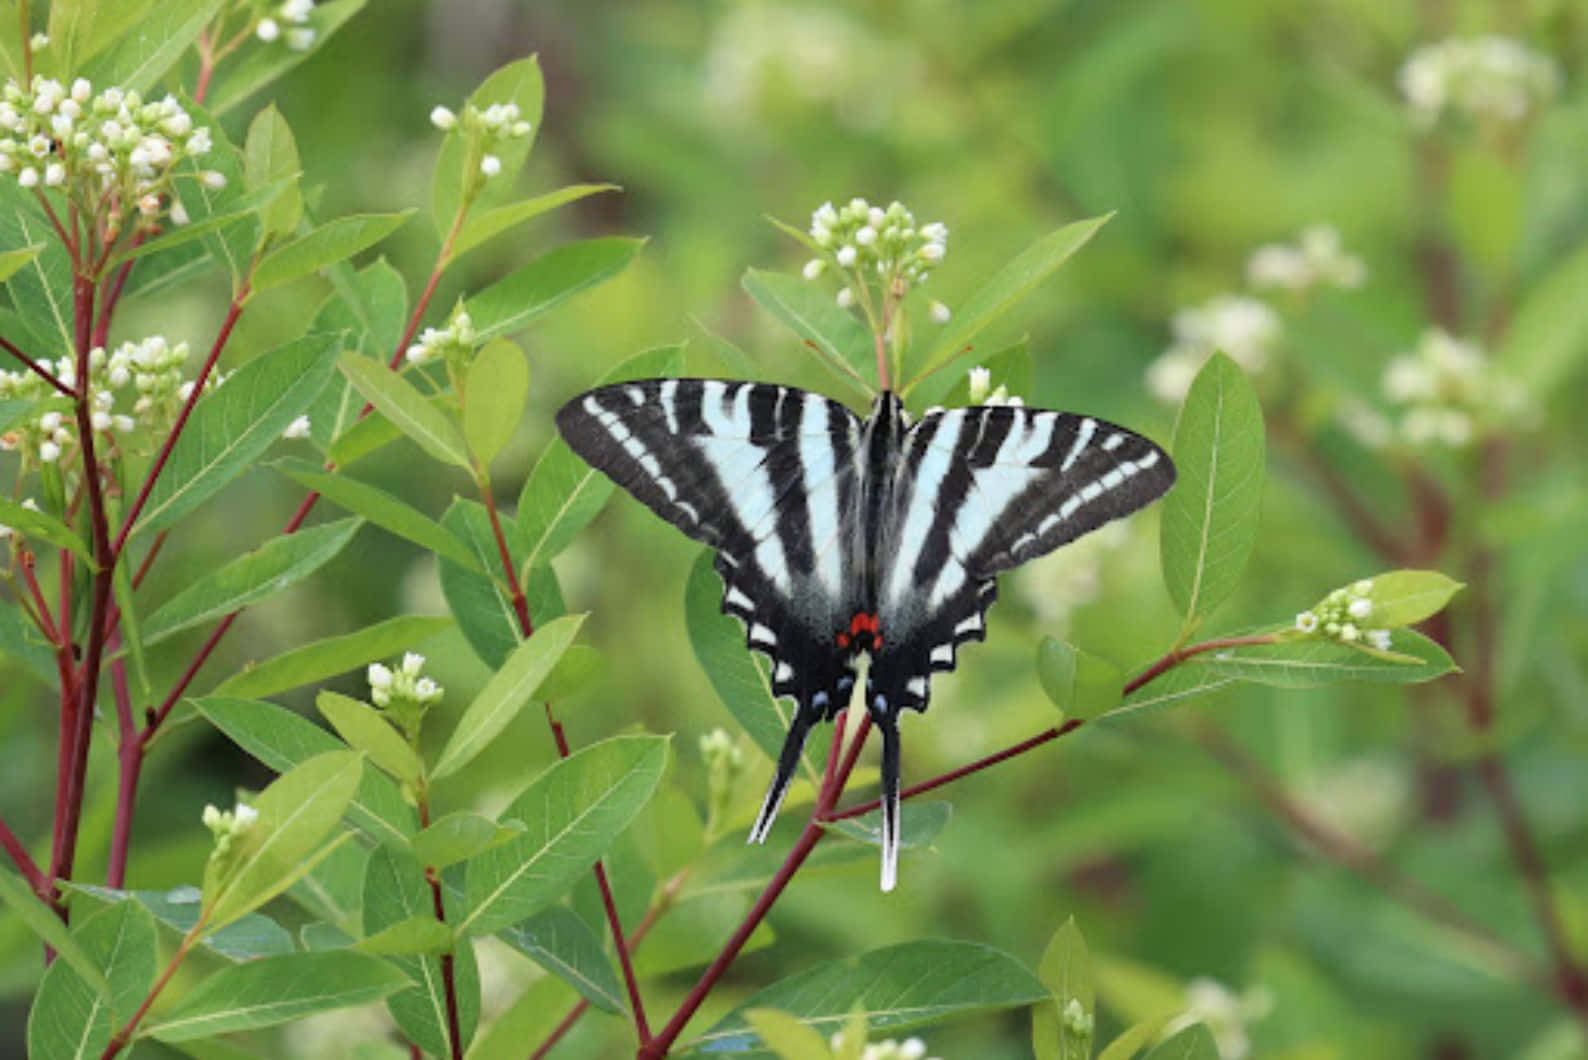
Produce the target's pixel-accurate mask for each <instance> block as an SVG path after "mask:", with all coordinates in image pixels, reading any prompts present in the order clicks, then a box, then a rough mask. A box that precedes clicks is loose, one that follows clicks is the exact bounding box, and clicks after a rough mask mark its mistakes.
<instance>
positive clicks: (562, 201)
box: [447, 184, 622, 261]
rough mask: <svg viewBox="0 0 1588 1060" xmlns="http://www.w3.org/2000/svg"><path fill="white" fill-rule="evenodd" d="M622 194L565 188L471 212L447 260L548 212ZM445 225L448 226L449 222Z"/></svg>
mask: <svg viewBox="0 0 1588 1060" xmlns="http://www.w3.org/2000/svg"><path fill="white" fill-rule="evenodd" d="M621 190H622V189H621V188H619V187H618V185H616V184H570V185H568V186H567V187H566V188H558V189H557V190H556V191H548V192H546V193H545V194H544V195H537V196H535V197H534V198H533V199H525V200H523V201H522V202H515V203H509V204H508V205H506V206H498V207H496V208H495V209H494V210H486V211H484V212H483V213H482V212H478V211H474V212H471V213H470V214H469V218H468V220H466V221H464V222H463V228H462V229H460V230H459V231H458V235H457V238H456V239H454V240H453V241H452V256H451V257H450V258H448V259H447V260H449V261H456V260H458V258H460V257H461V256H462V255H463V254H464V253H466V252H467V251H470V250H473V249H474V248H475V247H477V246H479V245H480V244H481V243H484V242H485V241H486V240H487V239H490V238H491V237H492V236H495V235H497V234H499V233H501V232H505V231H507V230H508V229H509V228H512V227H513V226H514V225H519V224H523V223H524V222H525V221H528V220H530V219H531V218H535V217H539V216H540V215H541V214H543V213H546V212H547V211H548V210H555V209H556V208H557V207H559V206H564V205H566V204H568V203H570V202H575V201H577V200H579V199H583V198H585V197H586V196H588V195H594V194H596V193H597V192H603V191H621ZM447 223H449V224H450V223H451V221H450V219H448V221H447Z"/></svg>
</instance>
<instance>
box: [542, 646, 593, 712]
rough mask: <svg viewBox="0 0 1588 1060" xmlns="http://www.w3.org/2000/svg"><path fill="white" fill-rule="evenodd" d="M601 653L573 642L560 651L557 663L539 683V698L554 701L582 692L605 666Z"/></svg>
mask: <svg viewBox="0 0 1588 1060" xmlns="http://www.w3.org/2000/svg"><path fill="white" fill-rule="evenodd" d="M605 665H606V663H605V661H604V660H603V659H602V657H601V653H600V652H598V651H596V650H595V649H594V648H592V647H590V646H589V645H588V644H575V645H572V646H571V647H569V649H568V650H567V651H565V652H563V653H562V658H560V659H558V660H557V665H556V666H553V667H552V668H551V673H549V674H547V675H546V679H545V680H544V681H542V682H541V683H540V695H539V696H538V697H537V698H539V699H543V700H546V701H547V702H555V701H557V700H559V699H567V698H568V697H569V696H572V695H575V694H577V693H579V692H583V691H584V690H585V689H586V688H587V687H589V685H590V684H591V683H592V682H593V681H594V680H595V678H596V677H597V676H598V675H599V674H600V673H601V672H602V670H603V669H604V668H605Z"/></svg>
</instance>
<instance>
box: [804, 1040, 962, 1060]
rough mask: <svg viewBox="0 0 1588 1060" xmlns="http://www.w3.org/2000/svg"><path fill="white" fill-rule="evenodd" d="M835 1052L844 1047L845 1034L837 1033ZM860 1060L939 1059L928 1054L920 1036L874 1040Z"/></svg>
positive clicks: (862, 1052)
mask: <svg viewBox="0 0 1588 1060" xmlns="http://www.w3.org/2000/svg"><path fill="white" fill-rule="evenodd" d="M830 1044H831V1045H832V1047H833V1051H834V1052H838V1051H840V1050H842V1049H843V1047H844V1036H843V1035H842V1034H841V1033H840V1034H835V1035H833V1036H832V1039H831V1043H830ZM860 1060H938V1058H937V1057H929V1056H927V1055H926V1043H925V1042H923V1041H922V1040H921V1039H919V1038H906V1039H904V1041H902V1042H901V1041H896V1040H895V1039H893V1038H885V1039H883V1040H882V1041H880V1042H872V1043H870V1044H869V1045H867V1046H866V1047H865V1048H864V1049H862V1050H861V1052H860Z"/></svg>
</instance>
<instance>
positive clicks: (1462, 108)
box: [1398, 35, 1560, 128]
mask: <svg viewBox="0 0 1588 1060" xmlns="http://www.w3.org/2000/svg"><path fill="white" fill-rule="evenodd" d="M1398 80H1399V82H1400V89H1401V95H1403V96H1404V97H1406V103H1407V106H1408V107H1409V108H1410V110H1411V114H1412V120H1413V122H1415V123H1416V124H1417V125H1419V126H1420V127H1422V128H1429V127H1431V126H1432V125H1434V124H1435V123H1436V122H1438V121H1439V119H1440V117H1442V116H1443V115H1445V114H1447V113H1450V114H1456V115H1459V116H1461V117H1464V118H1466V119H1468V120H1473V121H1484V120H1487V121H1500V122H1515V121H1520V120H1521V119H1523V118H1526V117H1528V116H1529V115H1530V114H1532V113H1534V112H1536V111H1537V110H1539V109H1540V108H1541V107H1542V106H1543V105H1544V104H1546V103H1548V102H1549V101H1550V100H1552V99H1553V98H1554V97H1555V95H1556V93H1558V92H1559V90H1560V69H1559V67H1558V66H1557V65H1556V64H1555V61H1554V60H1553V59H1551V58H1549V57H1548V56H1546V55H1541V54H1539V53H1538V52H1534V51H1530V50H1529V49H1528V48H1527V47H1526V46H1525V45H1523V44H1522V43H1521V42H1520V41H1516V40H1512V39H1511V38H1509V37H1501V36H1496V35H1488V36H1481V37H1452V38H1450V39H1448V40H1443V41H1439V42H1437V43H1435V44H1425V45H1423V46H1421V47H1419V48H1417V49H1415V50H1414V51H1413V52H1412V53H1411V54H1410V55H1409V56H1407V57H1406V61H1405V62H1404V63H1403V64H1402V65H1401V68H1400V74H1399V76H1398Z"/></svg>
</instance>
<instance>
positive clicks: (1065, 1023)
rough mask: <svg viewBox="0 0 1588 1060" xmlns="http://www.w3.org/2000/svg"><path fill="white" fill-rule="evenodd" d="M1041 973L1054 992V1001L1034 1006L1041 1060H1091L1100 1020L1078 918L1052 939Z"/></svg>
mask: <svg viewBox="0 0 1588 1060" xmlns="http://www.w3.org/2000/svg"><path fill="white" fill-rule="evenodd" d="M1037 975H1038V977H1040V978H1041V980H1042V982H1043V984H1044V985H1045V986H1047V988H1048V989H1049V990H1050V991H1052V994H1053V996H1052V999H1051V1001H1049V1002H1046V1003H1039V1004H1037V1005H1034V1006H1033V1007H1032V1009H1031V1047H1032V1049H1033V1051H1034V1052H1035V1053H1036V1056H1037V1060H1090V1058H1091V1055H1092V1038H1093V1027H1094V1026H1095V1023H1094V1021H1095V1019H1096V1002H1095V998H1094V996H1093V991H1092V955H1091V954H1090V953H1089V952H1088V951H1087V949H1086V939H1085V938H1084V937H1082V935H1081V929H1080V928H1078V927H1076V926H1075V918H1074V917H1071V918H1070V919H1068V920H1066V921H1065V922H1064V924H1063V925H1062V926H1061V927H1060V928H1059V930H1058V931H1056V932H1054V933H1053V937H1052V938H1051V939H1049V940H1048V948H1047V949H1046V950H1045V951H1044V952H1043V954H1042V963H1041V964H1040V965H1039V966H1038V967H1037Z"/></svg>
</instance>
